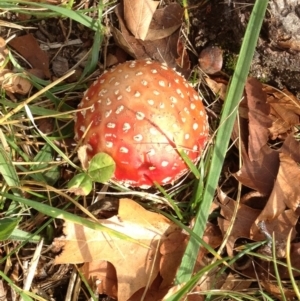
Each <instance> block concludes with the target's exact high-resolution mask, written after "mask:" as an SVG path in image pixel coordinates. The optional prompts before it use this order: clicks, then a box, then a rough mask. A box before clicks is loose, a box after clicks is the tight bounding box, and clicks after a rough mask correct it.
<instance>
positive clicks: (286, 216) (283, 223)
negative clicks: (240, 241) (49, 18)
mask: <svg viewBox="0 0 300 301" xmlns="http://www.w3.org/2000/svg"><path fill="white" fill-rule="evenodd" d="M298 217H299V216H298V215H297V214H295V212H293V211H292V210H285V211H284V212H282V213H281V214H280V215H278V216H277V218H276V219H273V220H269V221H264V225H265V228H266V230H267V232H268V233H269V234H270V235H271V236H272V234H273V233H274V235H275V239H276V240H278V241H283V242H284V241H286V239H287V237H288V234H289V233H290V231H291V230H292V239H293V238H294V237H295V234H296V229H295V225H296V224H297V221H298ZM261 220H262V219H261V217H260V216H259V217H258V218H257V219H256V221H255V223H254V224H253V225H252V227H251V230H250V233H251V235H250V238H251V239H253V240H256V241H260V240H264V239H266V236H265V235H264V234H263V233H262V232H261V229H260V228H259V227H258V226H257V224H258V222H260V221H261Z"/></svg>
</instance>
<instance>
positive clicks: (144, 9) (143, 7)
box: [124, 0, 159, 40]
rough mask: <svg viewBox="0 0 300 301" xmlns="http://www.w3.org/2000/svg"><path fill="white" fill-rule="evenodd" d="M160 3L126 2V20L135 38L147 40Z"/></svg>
mask: <svg viewBox="0 0 300 301" xmlns="http://www.w3.org/2000/svg"><path fill="white" fill-rule="evenodd" d="M158 4H159V1H152V0H124V20H125V22H126V25H127V28H128V29H129V30H130V31H131V33H132V34H133V35H134V37H135V38H137V39H141V40H145V38H146V36H147V33H148V29H149V26H150V23H151V20H152V17H153V14H154V12H155V10H156V8H157V6H158Z"/></svg>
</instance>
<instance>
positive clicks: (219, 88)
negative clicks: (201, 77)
mask: <svg viewBox="0 0 300 301" xmlns="http://www.w3.org/2000/svg"><path fill="white" fill-rule="evenodd" d="M205 81H206V83H207V85H208V87H209V88H210V89H211V90H212V92H213V93H214V94H215V95H218V96H219V97H220V99H221V100H225V98H226V93H227V84H224V83H219V82H216V81H215V80H213V79H211V78H209V77H206V78H205Z"/></svg>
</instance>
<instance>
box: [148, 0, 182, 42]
mask: <svg viewBox="0 0 300 301" xmlns="http://www.w3.org/2000/svg"><path fill="white" fill-rule="evenodd" d="M182 16H183V8H182V7H181V6H180V5H179V4H178V3H170V4H168V5H166V6H165V7H163V8H160V9H157V10H156V11H155V13H154V15H153V18H152V21H151V24H150V27H149V31H148V33H147V36H146V38H145V40H147V41H155V40H158V39H163V38H166V37H168V36H170V35H171V34H172V33H174V32H175V31H176V30H177V29H178V28H179V27H180V26H181V25H182Z"/></svg>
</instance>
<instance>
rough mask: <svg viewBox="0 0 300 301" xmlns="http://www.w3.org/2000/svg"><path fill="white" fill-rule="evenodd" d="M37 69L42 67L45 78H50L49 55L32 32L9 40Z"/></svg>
mask: <svg viewBox="0 0 300 301" xmlns="http://www.w3.org/2000/svg"><path fill="white" fill-rule="evenodd" d="M9 45H10V46H11V47H13V48H14V49H15V50H16V51H17V52H18V53H19V54H21V55H22V56H23V57H24V58H25V59H26V60H27V61H28V62H29V63H30V64H31V65H32V67H33V68H35V69H40V70H42V71H43V73H44V77H45V78H50V71H49V57H48V55H47V53H46V52H45V51H43V50H42V49H41V48H40V46H39V44H38V42H37V40H36V39H35V37H34V36H33V35H32V34H27V35H24V36H20V37H16V38H14V39H12V40H11V41H10V42H9Z"/></svg>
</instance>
